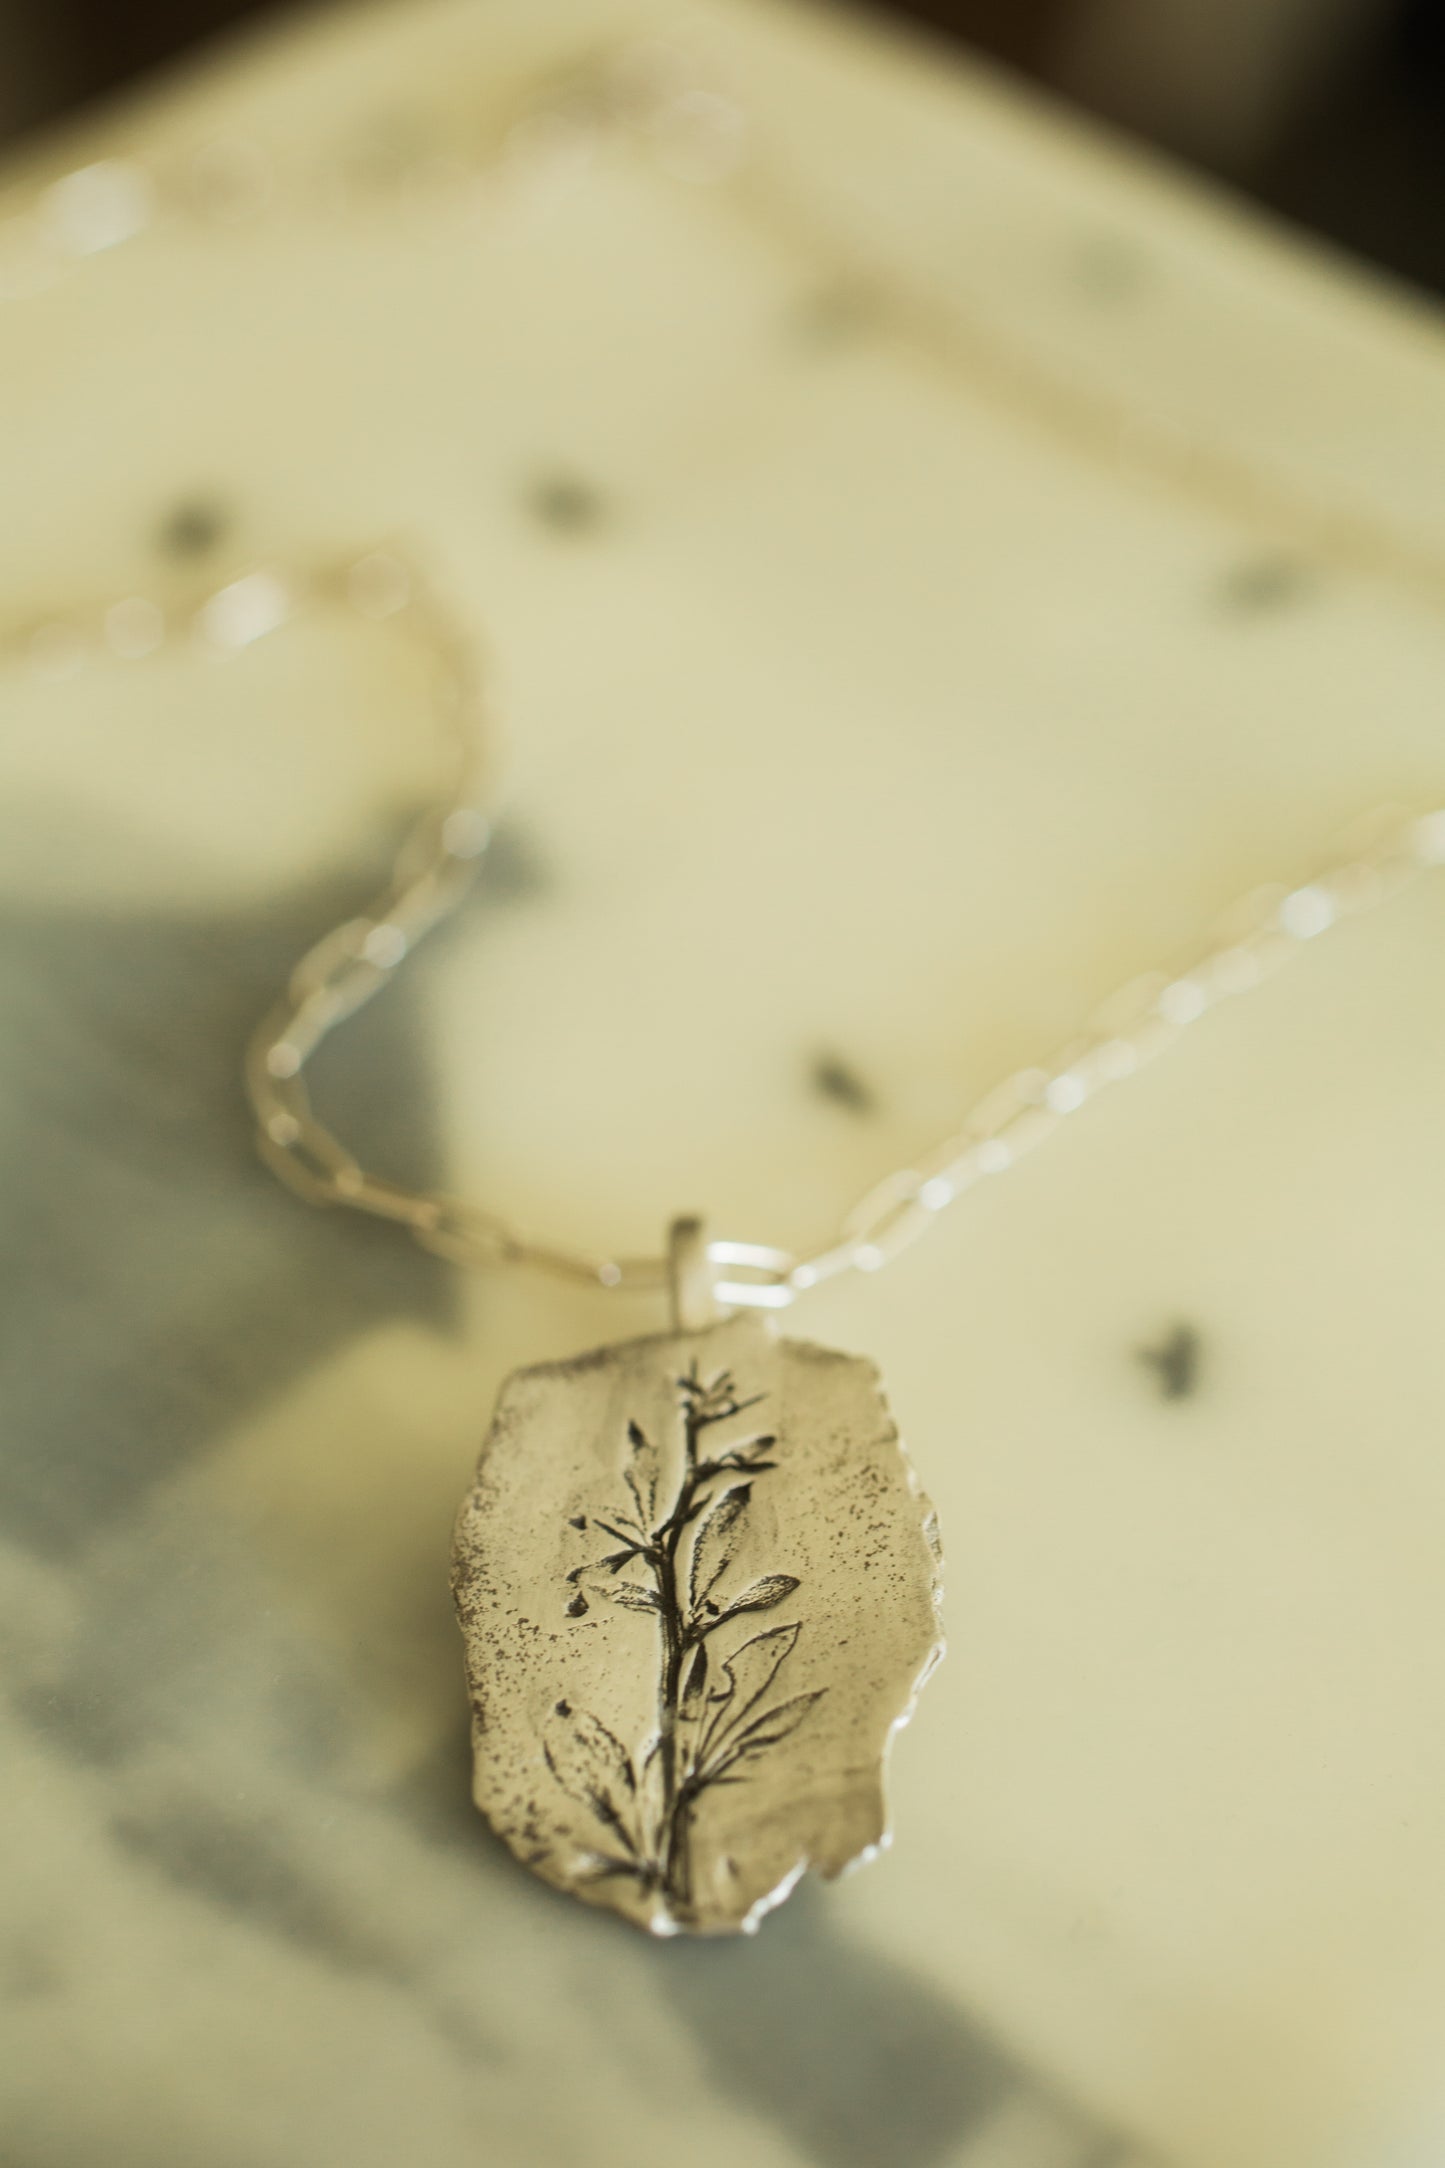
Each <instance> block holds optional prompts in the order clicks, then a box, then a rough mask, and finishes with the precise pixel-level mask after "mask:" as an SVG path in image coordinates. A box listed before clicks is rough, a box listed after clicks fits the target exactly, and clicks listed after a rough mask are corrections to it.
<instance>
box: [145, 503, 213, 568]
mask: <svg viewBox="0 0 1445 2168" xmlns="http://www.w3.org/2000/svg"><path fill="white" fill-rule="evenodd" d="M230 526H231V515H230V513H229V512H228V511H227V509H226V507H225V505H224V504H222V503H221V501H220V500H219V498H216V497H200V496H197V497H185V498H183V499H182V500H181V502H180V503H179V504H175V505H172V507H171V509H170V510H169V511H168V512H167V513H166V514H165V516H164V518H163V519H162V521H161V524H160V529H159V532H158V534H157V538H156V539H157V543H158V545H159V547H160V549H161V551H162V552H163V553H164V555H165V556H167V557H204V556H205V555H206V554H207V552H208V551H210V550H213V549H214V548H215V547H216V544H217V543H218V542H221V541H223V540H224V539H225V536H226V534H227V532H228V530H229V528H230Z"/></svg>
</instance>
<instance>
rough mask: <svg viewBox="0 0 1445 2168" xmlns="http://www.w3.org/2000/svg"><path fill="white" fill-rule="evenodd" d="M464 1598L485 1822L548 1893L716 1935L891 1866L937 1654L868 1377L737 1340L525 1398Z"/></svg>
mask: <svg viewBox="0 0 1445 2168" xmlns="http://www.w3.org/2000/svg"><path fill="white" fill-rule="evenodd" d="M455 1589H456V1597H457V1605H458V1610H459V1613H460V1617H461V1621H462V1628H463V1633H464V1635H465V1639H466V1648H467V1669H468V1676H469V1680H470V1685H471V1691H472V1700H473V1742H474V1747H475V1753H476V1776H475V1792H476V1799H477V1804H478V1806H479V1807H480V1808H481V1809H482V1811H483V1813H484V1814H485V1815H486V1816H487V1818H488V1820H489V1821H490V1822H491V1824H492V1826H493V1828H494V1829H495V1830H496V1831H497V1833H498V1834H499V1835H500V1836H502V1837H503V1838H505V1840H506V1842H507V1843H508V1844H509V1845H510V1846H511V1848H512V1850H513V1851H514V1852H515V1853H516V1854H517V1856H518V1857H519V1858H520V1859H521V1860H523V1861H524V1862H525V1863H526V1865H528V1866H529V1867H531V1868H533V1869H534V1870H535V1871H536V1872H537V1873H538V1874H540V1875H542V1876H543V1877H544V1878H545V1879H546V1880H547V1881H549V1882H552V1883H555V1884H556V1885H557V1886H558V1887H559V1888H562V1889H566V1890H570V1891H572V1892H573V1893H574V1894H575V1895H577V1896H580V1897H584V1898H586V1899H588V1900H589V1901H590V1902H593V1903H597V1904H603V1905H608V1906H611V1907H613V1908H614V1909H616V1910H617V1911H619V1912H621V1913H622V1914H624V1915H625V1916H626V1917H627V1918H628V1919H630V1920H633V1921H635V1922H636V1923H637V1924H638V1925H640V1926H643V1927H647V1928H650V1929H651V1930H652V1931H653V1932H654V1933H656V1934H672V1933H676V1932H677V1931H679V1930H687V1931H692V1932H696V1933H703V1934H710V1933H711V1934H716V1933H729V1932H736V1931H737V1930H739V1929H742V1930H747V1929H750V1928H752V1927H754V1926H755V1925H756V1923H757V1921H758V1920H759V1918H760V1917H761V1916H762V1914H763V1913H764V1912H766V1911H768V1910H769V1909H770V1907H771V1906H773V1905H774V1904H776V1903H778V1902H779V1901H780V1900H781V1899H782V1898H783V1897H785V1896H786V1895H787V1893H788V1891H789V1890H790V1889H791V1888H792V1886H793V1885H794V1883H795V1882H796V1881H797V1879H798V1877H799V1876H800V1875H801V1874H802V1873H803V1872H804V1871H805V1870H807V1869H808V1868H814V1869H816V1870H817V1871H818V1872H819V1873H821V1874H824V1875H835V1874H838V1873H840V1872H841V1871H842V1870H843V1869H844V1868H845V1867H847V1866H849V1865H850V1864H851V1863H852V1862H853V1861H855V1860H858V1859H860V1858H866V1857H868V1856H870V1855H871V1854H872V1853H873V1852H875V1851H876V1850H877V1849H878V1847H879V1846H880V1845H881V1844H882V1843H884V1842H885V1841H886V1838H887V1834H888V1822H887V1809H886V1804H885V1799H884V1766H885V1762H886V1758H887V1752H888V1744H889V1741H890V1739H891V1737H892V1734H893V1732H894V1731H895V1730H896V1729H897V1727H898V1726H899V1724H901V1723H902V1722H904V1721H905V1720H906V1718H907V1717H908V1716H909V1714H910V1713H911V1711H912V1708H913V1704H914V1699H915V1696H916V1694H917V1692H918V1689H919V1687H920V1686H921V1685H922V1683H923V1681H924V1679H925V1678H926V1677H927V1676H928V1673H929V1672H930V1671H931V1670H932V1668H933V1666H934V1665H935V1664H936V1663H937V1661H938V1659H939V1657H940V1656H941V1655H942V1653H943V1642H942V1638H941V1635H940V1631H939V1622H938V1604H939V1594H940V1592H939V1552H938V1538H937V1532H936V1527H935V1521H934V1515H933V1509H932V1507H931V1506H930V1505H929V1504H928V1501H927V1500H926V1499H925V1498H924V1497H923V1496H922V1494H921V1493H920V1491H919V1489H918V1486H917V1483H916V1481H915V1480H914V1476H913V1472H912V1470H911V1468H910V1466H909V1464H908V1461H907V1459H906V1457H905V1455H904V1452H903V1449H902V1446H901V1444H900V1442H899V1438H898V1433H897V1430H896V1428H895V1426H894V1424H893V1422H892V1421H891V1419H890V1417H889V1414H888V1410H887V1408H886V1406H885V1404H884V1401H883V1399H882V1395H881V1393H880V1391H879V1387H878V1375H877V1372H876V1370H875V1369H874V1367H873V1365H872V1364H871V1363H869V1362H866V1361H864V1360H862V1359H860V1358H859V1357H857V1356H852V1355H841V1354H836V1353H834V1352H832V1351H831V1350H829V1349H826V1348H820V1347H815V1346H813V1345H811V1344H810V1343H809V1342H806V1341H798V1340H779V1339H777V1338H775V1337H774V1335H773V1333H772V1332H771V1330H770V1329H769V1328H768V1327H767V1326H766V1325H764V1324H762V1323H760V1322H757V1321H755V1320H752V1319H746V1318H734V1319H728V1320H726V1321H724V1322H723V1323H721V1324H718V1325H715V1326H712V1327H710V1328H708V1329H706V1330H704V1331H700V1332H691V1333H676V1334H665V1335H659V1336H657V1337H655V1338H649V1339H644V1340H633V1341H628V1342H626V1343H624V1344H622V1345H620V1346H616V1347H609V1348H604V1349H601V1350H599V1351H598V1352H597V1353H595V1354H589V1355H585V1356H582V1357H579V1358H577V1359H575V1360H573V1361H570V1362H564V1363H554V1364H546V1365H543V1366H541V1367H539V1368H536V1369H531V1370H523V1371H519V1372H518V1373H517V1374H516V1376H514V1377H513V1378H512V1379H511V1380H510V1381H509V1382H508V1384H507V1386H506V1387H505V1389H504V1391H503V1393H502V1397H501V1401H500V1404H499V1406H498V1409H497V1414H496V1418H495V1421H494V1423H493V1425H492V1430H491V1434H490V1436H489V1438H488V1440H487V1444H486V1447H485V1449H484V1451H483V1454H482V1458H481V1463H480V1466H479V1469H478V1472H477V1479H476V1483H475V1485H474V1487H473V1489H472V1490H471V1492H470V1493H469V1495H468V1497H467V1499H466V1501H465V1504H464V1505H463V1508H462V1512H461V1516H460V1520H459V1523H458V1529H457V1546H456V1561H455Z"/></svg>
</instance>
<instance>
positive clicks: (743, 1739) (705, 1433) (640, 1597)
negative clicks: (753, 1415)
mask: <svg viewBox="0 0 1445 2168" xmlns="http://www.w3.org/2000/svg"><path fill="white" fill-rule="evenodd" d="M677 1391H678V1409H679V1416H680V1422H681V1432H682V1469H681V1475H680V1478H679V1480H678V1484H677V1488H676V1490H675V1491H674V1492H673V1494H672V1496H671V1497H663V1498H659V1495H658V1494H659V1487H660V1485H661V1483H662V1471H663V1460H664V1455H663V1452H662V1449H661V1446H660V1444H659V1443H658V1442H657V1441H656V1440H654V1439H652V1438H650V1437H648V1435H647V1433H646V1432H645V1431H644V1430H643V1429H642V1427H641V1425H640V1424H639V1423H637V1422H635V1421H634V1422H629V1423H628V1425H627V1432H626V1455H627V1458H626V1465H625V1467H624V1470H623V1482H624V1484H625V1485H626V1489H627V1504H626V1505H625V1506H623V1507H621V1508H620V1509H619V1510H618V1511H616V1512H613V1513H611V1514H609V1515H608V1516H607V1517H605V1518H604V1516H603V1515H601V1514H597V1513H594V1514H593V1515H592V1516H591V1518H590V1521H589V1519H588V1517H587V1516H586V1515H585V1514H579V1515H577V1516H576V1517H575V1519H574V1520H573V1523H572V1525H573V1526H574V1527H575V1528H578V1529H581V1530H584V1531H587V1532H589V1533H590V1531H591V1530H592V1529H597V1530H599V1531H600V1532H601V1533H602V1534H603V1535H604V1536H607V1537H609V1538H610V1539H611V1542H612V1544H613V1546H614V1547H613V1548H612V1549H610V1550H608V1551H607V1552H605V1553H604V1554H603V1556H602V1557H600V1558H592V1559H587V1560H585V1561H584V1562H583V1563H582V1564H580V1565H577V1566H574V1567H573V1568H572V1570H571V1571H570V1573H569V1574H568V1575H567V1582H568V1586H569V1588H570V1591H571V1594H570V1600H569V1601H568V1603H567V1613H568V1616H569V1617H571V1618H580V1617H582V1616H583V1615H584V1614H585V1613H586V1612H587V1611H588V1609H589V1608H590V1607H591V1605H592V1604H594V1603H598V1602H606V1603H614V1604H617V1605H619V1606H620V1607H621V1608H622V1609H623V1610H626V1611H641V1612H646V1613H648V1614H649V1615H650V1616H652V1617H653V1618H655V1619H656V1621H657V1629H658V1662H657V1728H656V1730H655V1732H654V1733H653V1734H652V1735H651V1736H650V1737H649V1738H648V1739H647V1740H645V1741H644V1742H643V1743H642V1744H641V1745H640V1747H639V1748H638V1749H637V1750H636V1751H635V1752H631V1751H629V1750H628V1748H627V1747H625V1746H624V1745H623V1743H622V1741H621V1740H620V1739H618V1738H617V1737H616V1736H615V1735H614V1734H613V1733H612V1732H611V1731H609V1730H608V1728H607V1726H606V1725H605V1724H604V1723H603V1722H602V1721H601V1719H600V1718H599V1717H597V1716H594V1715H592V1714H591V1713H590V1712H589V1711H587V1710H584V1709H577V1708H574V1707H573V1705H572V1703H571V1702H569V1701H566V1700H561V1701H558V1702H556V1703H555V1704H554V1706H553V1708H552V1711H551V1714H550V1716H549V1718H548V1720H547V1723H546V1726H545V1729H544V1734H543V1753H544V1754H545V1757H546V1761H547V1766H548V1768H549V1769H550V1770H551V1772H552V1775H553V1776H554V1777H555V1779H556V1780H557V1782H558V1784H560V1785H561V1787H562V1789H563V1791H565V1792H566V1793H567V1795H568V1797H569V1798H571V1799H573V1800H575V1801H576V1802H577V1803H578V1804H579V1805H581V1806H583V1807H585V1808H586V1809H587V1810H588V1811H589V1813H590V1814H591V1815H592V1816H593V1817H594V1819H595V1820H596V1821H597V1822H598V1823H599V1824H600V1825H601V1830H602V1831H603V1832H604V1833H605V1835H604V1839H603V1841H602V1842H600V1843H599V1844H598V1846H597V1848H596V1852H595V1857H594V1863H593V1865H592V1868H591V1870H590V1871H591V1874H592V1877H593V1878H594V1879H605V1878H607V1877H609V1876H626V1877H629V1878H631V1879H632V1880H634V1881H635V1882H636V1883H637V1884H638V1885H639V1887H640V1888H641V1889H643V1890H647V1891H653V1892H658V1893H660V1894H661V1895H662V1897H663V1898H664V1900H665V1901H666V1903H667V1905H668V1907H669V1909H670V1910H671V1911H672V1912H673V1913H674V1914H676V1915H677V1916H678V1917H679V1918H680V1919H683V1920H685V1919H686V1918H687V1917H688V1915H689V1913H690V1912H691V1909H692V1836H693V1826H694V1820H695V1817H696V1814H697V1810H698V1806H699V1803H700V1802H701V1801H702V1799H703V1798H704V1797H705V1796H706V1795H707V1794H708V1793H709V1792H711V1791H714V1790H716V1789H717V1788H718V1787H719V1786H722V1785H735V1784H744V1783H746V1782H747V1780H748V1777H749V1775H750V1773H751V1770H752V1768H753V1765H754V1764H756V1763H757V1762H758V1761H759V1760H760V1759H761V1758H762V1756H764V1755H765V1754H770V1753H771V1752H772V1751H773V1749H774V1748H775V1747H777V1746H780V1745H781V1744H782V1743H783V1741H784V1740H786V1739H789V1738H791V1737H792V1735H793V1733H794V1732H795V1731H796V1730H797V1729H798V1727H799V1725H800V1724H802V1723H804V1722H806V1720H807V1718H808V1716H809V1714H810V1712H811V1711H812V1709H813V1708H814V1707H815V1706H816V1704H817V1703H818V1702H819V1701H821V1700H822V1698H823V1695H824V1694H825V1693H826V1692H827V1688H826V1687H818V1688H816V1689H815V1690H814V1691H812V1692H810V1693H801V1694H793V1695H788V1694H787V1693H786V1692H784V1693H782V1694H781V1695H779V1694H777V1693H775V1691H774V1689H775V1686H776V1684H777V1681H778V1678H779V1675H780V1673H781V1672H782V1671H783V1669H784V1667H785V1666H786V1664H787V1661H788V1658H789V1657H790V1656H791V1655H792V1653H793V1649H794V1647H795V1645H796V1643H797V1640H798V1636H799V1634H800V1633H801V1632H802V1627H801V1625H800V1624H797V1623H794V1624H789V1625H778V1626H769V1627H766V1628H764V1630H763V1631H762V1632H761V1633H752V1634H750V1635H748V1636H747V1637H746V1638H744V1639H742V1640H741V1641H740V1642H738V1643H737V1644H736V1645H735V1646H733V1647H732V1648H731V1650H730V1651H729V1652H728V1653H724V1650H725V1649H727V1646H728V1643H729V1642H732V1641H734V1639H735V1636H734V1634H733V1633H732V1632H731V1631H730V1629H732V1628H733V1627H734V1626H735V1623H736V1621H738V1620H740V1619H752V1618H753V1617H755V1616H756V1615H757V1614H758V1613H760V1612H765V1611H773V1610H776V1609H777V1607H778V1605H779V1604H782V1603H785V1602H786V1601H787V1599H788V1598H789V1597H790V1596H791V1595H792V1594H793V1593H794V1591H795V1590H796V1589H797V1588H798V1587H799V1586H800V1583H799V1581H798V1579H797V1577H796V1576H795V1575H793V1574H791V1573H765V1574H763V1575H762V1576H761V1577H760V1578H759V1579H757V1580H755V1581H753V1582H751V1583H750V1584H749V1585H748V1586H747V1587H744V1588H742V1589H738V1590H733V1589H732V1588H731V1587H730V1584H729V1578H728V1569H729V1567H730V1566H731V1565H732V1562H733V1559H734V1556H735V1553H736V1551H737V1548H738V1544H739V1540H740V1538H741V1536H742V1534H743V1530H744V1523H745V1521H746V1518H747V1514H748V1509H749V1506H750V1503H751V1500H752V1494H753V1487H754V1485H755V1484H756V1483H757V1482H758V1481H759V1480H760V1479H761V1478H762V1477H764V1476H766V1475H768V1474H769V1473H770V1471H771V1470H772V1469H774V1468H776V1466H777V1465H778V1463H777V1462H776V1460H774V1459H772V1458H771V1457H770V1456H771V1455H772V1453H773V1452H774V1450H775V1448H776V1447H777V1444H778V1440H777V1438H776V1437H775V1436H774V1435H773V1434H772V1433H770V1432H758V1433H756V1434H755V1435H754V1436H752V1437H748V1438H744V1439H743V1440H742V1441H741V1442H740V1443H733V1444H727V1445H724V1444H722V1443H721V1441H718V1442H716V1443H714V1442H713V1440H712V1439H711V1437H710V1433H712V1432H713V1431H715V1430H716V1429H717V1428H718V1426H719V1425H720V1424H724V1423H730V1422H732V1421H733V1420H734V1419H735V1418H736V1417H738V1416H740V1415H743V1414H745V1413H746V1412H747V1411H748V1410H749V1409H752V1408H756V1407H758V1406H760V1405H761V1404H762V1402H763V1400H764V1399H765V1398H766V1395H765V1394H762V1393H755V1394H754V1395H753V1396H752V1398H751V1399H748V1400H740V1399H739V1398H738V1395H737V1391H736V1388H735V1387H734V1384H733V1379H732V1374H731V1372H729V1371H727V1370H722V1371H719V1372H718V1374H717V1376H715V1377H714V1378H712V1379H710V1380H708V1381H707V1382H704V1380H703V1379H702V1378H701V1377H700V1376H699V1374H698V1367H697V1363H696V1361H694V1362H693V1363H692V1364H691V1366H690V1368H689V1370H688V1372H687V1375H686V1376H685V1377H681V1378H679V1379H678V1380H677ZM719 1636H721V1639H719Z"/></svg>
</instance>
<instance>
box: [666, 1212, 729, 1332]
mask: <svg viewBox="0 0 1445 2168" xmlns="http://www.w3.org/2000/svg"><path fill="white" fill-rule="evenodd" d="M667 1269H668V1288H669V1291H670V1293H671V1296H672V1329H673V1331H674V1332H702V1331H704V1330H705V1329H706V1327H707V1326H709V1325H715V1324H716V1323H717V1321H718V1319H719V1318H720V1317H721V1316H722V1315H723V1314H724V1313H723V1310H722V1307H721V1305H720V1304H719V1302H718V1299H717V1294H716V1286H717V1275H716V1273H715V1271H714V1269H713V1261H712V1256H711V1254H710V1250H709V1245H708V1239H707V1230H706V1228H705V1227H704V1225H703V1223H702V1221H701V1220H700V1219H698V1218H696V1217H694V1216H691V1215H689V1216H688V1217H686V1218H684V1219H675V1220H674V1221H673V1223H672V1225H671V1226H670V1227H669V1228H668V1230H667Z"/></svg>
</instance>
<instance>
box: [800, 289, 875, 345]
mask: <svg viewBox="0 0 1445 2168" xmlns="http://www.w3.org/2000/svg"><path fill="white" fill-rule="evenodd" d="M882 313H883V310H882V304H881V302H880V299H879V297H878V295H877V294H876V293H874V292H873V291H872V290H871V288H869V287H867V286H865V285H863V284H861V283H860V282H859V281H857V280H843V279H839V280H836V281H835V282H834V283H833V284H832V285H831V286H820V287H817V288H816V289H815V290H814V291H813V292H812V293H810V294H808V295H807V296H806V297H805V298H804V299H803V300H802V301H801V302H799V303H798V304H797V305H796V306H795V307H794V308H793V310H792V311H791V313H790V315H789V318H788V328H789V332H790V334H791V336H792V337H793V339H794V340H795V341H796V342H797V344H798V345H799V346H810V347H828V346H843V345H846V344H848V343H850V342H851V341H852V340H854V339H856V338H860V337H863V336H865V335H866V334H867V333H868V332H870V331H871V330H873V329H874V327H875V326H876V324H877V323H878V321H879V318H880V317H881V315H882Z"/></svg>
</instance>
